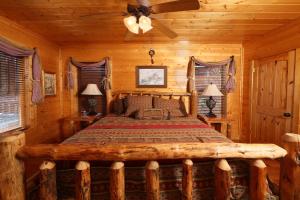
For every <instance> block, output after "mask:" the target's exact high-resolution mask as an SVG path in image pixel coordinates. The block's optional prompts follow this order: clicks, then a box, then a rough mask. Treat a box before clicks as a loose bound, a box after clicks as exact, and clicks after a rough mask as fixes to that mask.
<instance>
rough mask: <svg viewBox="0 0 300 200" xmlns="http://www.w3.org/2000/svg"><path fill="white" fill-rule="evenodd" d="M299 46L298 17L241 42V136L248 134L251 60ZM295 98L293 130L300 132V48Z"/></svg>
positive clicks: (247, 137)
mask: <svg viewBox="0 0 300 200" xmlns="http://www.w3.org/2000/svg"><path fill="white" fill-rule="evenodd" d="M297 48H300V19H298V20H295V21H293V22H291V23H289V24H287V25H285V26H282V27H280V28H278V29H275V30H273V31H271V32H269V33H268V34H265V35H264V36H263V37H257V38H255V39H254V40H251V41H249V42H245V43H243V49H244V76H243V79H244V80H243V109H242V113H243V117H242V119H243V120H242V121H243V123H242V127H243V128H242V132H243V133H246V134H245V135H244V136H245V138H243V139H244V140H246V141H247V140H248V139H249V136H250V98H251V97H250V92H251V61H252V60H253V59H258V58H264V57H269V56H273V55H278V54H281V53H284V52H288V51H290V50H293V49H297ZM295 76H296V78H295V91H296V93H295V98H294V121H295V123H294V128H293V130H294V132H297V129H298V133H300V121H299V113H300V109H299V99H300V97H299V96H300V78H299V77H300V49H298V50H297V51H296V71H295Z"/></svg>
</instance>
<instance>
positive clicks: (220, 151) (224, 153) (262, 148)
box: [17, 143, 287, 161]
mask: <svg viewBox="0 0 300 200" xmlns="http://www.w3.org/2000/svg"><path fill="white" fill-rule="evenodd" d="M286 154H287V152H286V150H284V149H283V148H281V147H279V146H277V145H275V144H243V143H172V144H170V143H157V144H108V145H103V146H99V145H97V144H93V143H91V144H89V145H83V144H39V145H32V146H24V147H22V148H21V149H20V150H19V151H18V153H17V156H18V158H20V159H34V158H39V159H49V160H107V161H120V160H122V161H126V160H148V159H149V158H151V159H155V160H161V159H193V158H213V159H221V158H245V159H247V158H253V159H262V158H271V159H275V158H281V157H284V156H285V155H286Z"/></svg>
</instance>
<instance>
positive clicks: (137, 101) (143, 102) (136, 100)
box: [125, 95, 152, 117]
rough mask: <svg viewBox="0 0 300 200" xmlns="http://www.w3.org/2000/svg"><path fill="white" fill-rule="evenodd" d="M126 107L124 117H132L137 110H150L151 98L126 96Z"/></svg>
mask: <svg viewBox="0 0 300 200" xmlns="http://www.w3.org/2000/svg"><path fill="white" fill-rule="evenodd" d="M127 101H128V107H127V110H126V113H125V116H127V117H128V116H133V115H134V114H135V113H136V112H137V111H138V110H141V109H150V108H152V97H151V96H131V95H130V96H128V97H127Z"/></svg>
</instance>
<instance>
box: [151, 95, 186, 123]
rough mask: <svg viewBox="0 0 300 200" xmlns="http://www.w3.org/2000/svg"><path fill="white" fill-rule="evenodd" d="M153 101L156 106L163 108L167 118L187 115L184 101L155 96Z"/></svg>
mask: <svg viewBox="0 0 300 200" xmlns="http://www.w3.org/2000/svg"><path fill="white" fill-rule="evenodd" d="M153 102H154V108H158V109H163V110H164V115H165V117H167V118H171V117H186V116H187V112H186V110H185V106H184V103H183V102H182V101H181V100H178V99H163V98H158V97H154V98H153Z"/></svg>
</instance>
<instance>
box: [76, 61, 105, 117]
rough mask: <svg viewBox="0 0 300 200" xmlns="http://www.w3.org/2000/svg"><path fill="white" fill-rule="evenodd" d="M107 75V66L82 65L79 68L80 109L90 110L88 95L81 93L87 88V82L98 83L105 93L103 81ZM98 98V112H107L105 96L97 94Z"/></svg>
mask: <svg viewBox="0 0 300 200" xmlns="http://www.w3.org/2000/svg"><path fill="white" fill-rule="evenodd" d="M104 76H105V66H104V65H103V66H100V67H82V68H78V92H79V94H78V106H79V111H83V110H86V111H88V110H89V109H88V108H89V105H88V101H87V97H86V96H84V95H80V94H81V92H82V91H83V90H84V89H85V88H86V86H87V84H89V83H94V84H97V86H98V88H99V89H100V91H101V93H102V94H103V95H105V91H104V88H103V87H102V84H101V81H102V79H103V78H104ZM95 98H96V99H97V108H96V112H98V113H104V112H105V107H106V106H105V98H104V97H103V96H96V97H95Z"/></svg>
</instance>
